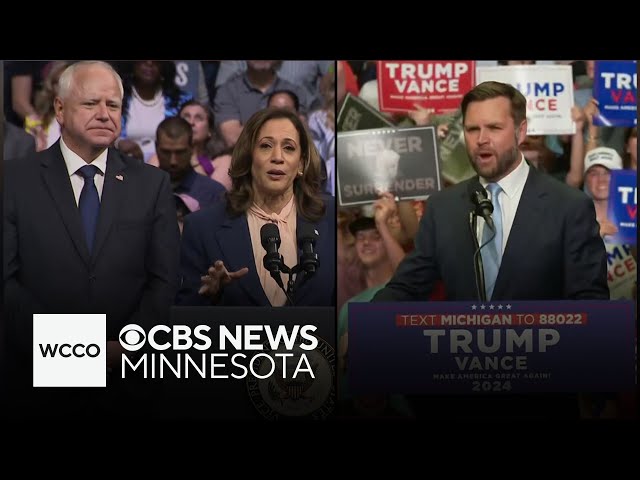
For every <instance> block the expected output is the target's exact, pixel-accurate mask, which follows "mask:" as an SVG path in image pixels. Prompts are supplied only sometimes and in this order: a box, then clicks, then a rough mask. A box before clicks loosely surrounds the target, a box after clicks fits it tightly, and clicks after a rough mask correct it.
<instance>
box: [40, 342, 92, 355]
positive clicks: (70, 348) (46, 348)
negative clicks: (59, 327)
mask: <svg viewBox="0 0 640 480" xmlns="http://www.w3.org/2000/svg"><path fill="white" fill-rule="evenodd" d="M39 347H40V352H42V356H43V357H51V358H54V357H55V356H56V353H57V354H58V355H60V356H61V357H63V358H69V357H72V356H73V357H78V358H82V357H84V356H87V357H91V358H95V357H97V356H98V355H100V347H99V346H98V345H96V344H95V343H92V344H91V345H86V346H85V345H83V344H82V343H78V344H76V345H70V344H68V343H63V344H62V345H58V344H55V345H51V344H47V345H42V344H40V345H39Z"/></svg>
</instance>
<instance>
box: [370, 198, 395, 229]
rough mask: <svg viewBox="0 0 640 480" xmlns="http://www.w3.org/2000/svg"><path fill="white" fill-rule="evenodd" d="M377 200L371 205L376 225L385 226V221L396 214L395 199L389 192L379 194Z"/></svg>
mask: <svg viewBox="0 0 640 480" xmlns="http://www.w3.org/2000/svg"><path fill="white" fill-rule="evenodd" d="M378 195H379V197H380V198H378V200H376V201H375V202H374V203H373V208H374V212H375V213H374V218H375V221H376V225H381V224H382V225H385V224H386V223H387V220H388V219H389V218H390V217H391V216H392V215H394V214H395V213H397V212H398V206H397V205H396V200H395V197H394V195H393V194H392V193H390V192H380V193H379V194H378Z"/></svg>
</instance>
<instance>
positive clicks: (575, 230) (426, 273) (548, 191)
mask: <svg viewBox="0 0 640 480" xmlns="http://www.w3.org/2000/svg"><path fill="white" fill-rule="evenodd" d="M461 108H462V115H463V125H464V136H465V142H466V146H467V152H468V154H469V157H470V159H471V163H472V166H473V168H474V170H475V171H476V172H477V173H478V176H477V177H474V178H471V179H469V180H467V181H465V182H462V183H459V184H457V185H455V186H453V187H451V188H447V189H445V190H443V191H441V192H438V193H436V194H434V195H432V196H431V197H430V198H429V200H428V204H429V205H428V208H427V209H426V213H425V215H424V217H423V218H422V220H421V223H420V229H419V231H418V234H417V236H416V240H415V247H416V248H415V250H414V251H413V252H412V253H410V254H409V255H407V257H405V259H404V260H403V262H402V263H401V264H400V265H399V267H398V269H397V270H396V273H395V275H394V276H393V278H392V279H391V281H390V282H389V283H388V284H387V286H386V287H385V288H384V289H383V290H381V291H380V292H378V294H377V295H376V296H375V297H374V301H418V300H425V299H427V298H428V295H429V293H430V291H431V289H432V287H433V285H434V283H435V282H436V280H438V279H441V280H443V281H444V284H445V289H446V298H447V300H452V301H453V300H478V299H479V298H478V297H479V295H478V293H479V292H478V289H477V286H476V281H475V274H474V261H473V254H474V252H475V250H476V245H475V242H474V238H473V237H472V236H471V234H470V230H469V212H470V211H471V210H473V209H474V204H473V203H472V201H471V199H470V192H472V191H475V190H476V189H479V188H480V185H481V186H482V188H485V189H486V190H488V192H487V196H488V198H489V199H491V200H492V203H493V208H494V213H493V220H494V222H495V226H496V232H495V233H496V234H495V235H488V236H487V235H486V234H487V233H493V232H491V231H490V230H489V231H488V232H485V222H484V220H483V219H482V217H478V221H477V229H476V237H477V238H476V239H475V241H477V243H478V244H479V245H482V244H484V243H486V244H487V245H486V247H485V248H482V250H481V252H482V257H483V263H484V270H485V272H484V276H485V286H486V290H487V291H486V299H487V300H491V301H494V300H559V299H608V298H609V291H608V288H607V274H606V272H607V259H606V252H605V248H604V244H603V242H602V239H601V238H600V235H599V227H598V223H597V222H596V215H595V210H594V207H593V203H592V202H591V201H590V199H589V198H588V197H587V196H586V195H585V194H584V193H583V192H581V191H579V190H576V189H573V188H570V187H568V186H567V185H564V184H562V183H560V182H558V181H557V180H555V179H553V178H552V177H550V176H548V175H545V174H543V173H540V172H538V171H536V170H535V169H534V168H531V167H530V166H529V164H528V163H527V162H526V160H525V159H524V156H523V155H522V153H521V152H520V150H519V146H520V144H521V143H522V142H523V140H524V138H525V136H526V134H527V119H526V99H525V97H524V96H523V95H522V94H521V93H520V92H519V91H518V90H517V89H515V88H514V87H513V86H511V85H508V84H503V83H499V82H484V83H481V84H480V85H477V86H476V87H475V88H474V89H472V90H471V91H469V92H468V93H467V94H466V95H465V97H464V98H463V100H462V105H461ZM492 192H493V195H492ZM492 196H495V197H496V198H493V199H492V198H491V197H492ZM497 213H500V215H497ZM491 249H493V251H491ZM485 250H486V251H487V253H488V254H492V255H491V256H492V258H488V257H486V255H485ZM490 263H494V264H496V265H495V267H494V268H495V270H496V271H495V272H491V271H487V270H490V268H488V266H489V265H488V264H490ZM492 273H493V275H492Z"/></svg>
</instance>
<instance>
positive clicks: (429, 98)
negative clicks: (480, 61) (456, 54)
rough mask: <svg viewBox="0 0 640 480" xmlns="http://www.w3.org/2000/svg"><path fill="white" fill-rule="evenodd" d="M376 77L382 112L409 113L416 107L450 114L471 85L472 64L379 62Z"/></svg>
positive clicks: (440, 61)
mask: <svg viewBox="0 0 640 480" xmlns="http://www.w3.org/2000/svg"><path fill="white" fill-rule="evenodd" d="M377 78H378V96H379V99H380V111H382V112H410V111H412V110H415V109H416V106H415V104H418V105H420V106H421V107H424V108H429V109H433V110H434V113H436V114H440V113H451V112H454V111H455V110H456V109H458V108H460V102H462V97H463V96H464V95H465V93H467V92H468V91H469V90H471V89H472V88H473V86H474V85H475V61H463V60H417V61H415V60H414V61H404V60H395V61H380V62H378V76H377Z"/></svg>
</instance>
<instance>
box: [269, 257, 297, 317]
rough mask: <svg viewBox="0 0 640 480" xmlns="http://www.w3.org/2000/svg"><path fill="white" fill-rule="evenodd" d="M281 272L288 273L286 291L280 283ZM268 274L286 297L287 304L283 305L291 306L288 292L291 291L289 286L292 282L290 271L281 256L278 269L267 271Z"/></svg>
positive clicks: (291, 301) (291, 302)
mask: <svg viewBox="0 0 640 480" xmlns="http://www.w3.org/2000/svg"><path fill="white" fill-rule="evenodd" d="M265 258H266V257H265ZM265 267H266V264H265ZM281 271H282V272H284V273H288V274H289V281H288V282H287V287H288V288H287V289H285V288H284V283H283V282H282V276H281V275H280V272H281ZM269 273H270V274H271V277H272V278H273V279H274V280H275V281H276V283H277V284H278V286H279V287H280V288H281V289H282V291H283V292H284V294H285V295H286V297H287V303H285V305H287V304H289V305H293V300H292V299H291V296H290V295H289V292H290V291H292V287H291V285H292V284H293V281H292V280H291V269H290V268H289V267H287V266H286V265H285V263H284V257H283V256H282V255H280V265H279V268H278V269H276V270H269Z"/></svg>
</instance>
